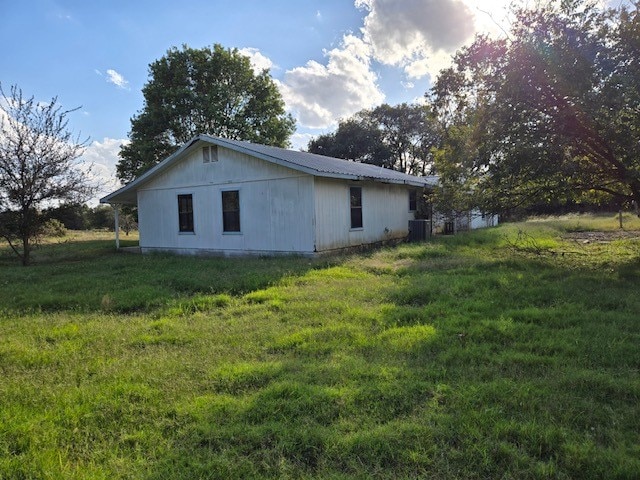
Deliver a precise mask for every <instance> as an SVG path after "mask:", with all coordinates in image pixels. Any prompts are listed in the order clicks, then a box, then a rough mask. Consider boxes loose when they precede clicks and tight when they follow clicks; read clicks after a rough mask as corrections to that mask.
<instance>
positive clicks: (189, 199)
mask: <svg viewBox="0 0 640 480" xmlns="http://www.w3.org/2000/svg"><path fill="white" fill-rule="evenodd" d="M178 225H179V229H180V231H181V232H193V196H192V195H178Z"/></svg>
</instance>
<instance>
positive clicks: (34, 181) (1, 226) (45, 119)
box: [0, 86, 95, 265]
mask: <svg viewBox="0 0 640 480" xmlns="http://www.w3.org/2000/svg"><path fill="white" fill-rule="evenodd" d="M0 95H1V98H0V107H1V108H0V217H1V218H0V236H2V237H3V238H4V239H5V240H7V242H9V245H10V246H11V248H12V249H13V251H14V252H15V253H16V255H18V256H19V257H20V259H21V260H22V263H23V265H28V264H29V260H30V253H31V244H32V242H33V240H34V239H35V238H37V236H38V234H39V233H40V228H41V226H42V220H43V219H44V216H43V215H42V209H43V207H45V206H47V205H50V204H51V203H55V202H65V201H66V202H80V203H81V202H84V201H86V200H87V199H88V197H89V196H90V195H91V194H92V193H93V192H94V191H95V186H92V185H91V183H90V181H89V179H88V175H87V172H86V171H83V170H81V169H80V168H79V166H78V164H77V163H76V159H78V157H80V156H81V155H82V153H83V151H84V145H85V144H86V142H84V141H80V139H79V137H78V136H74V135H73V134H72V133H71V131H70V130H68V128H67V123H68V120H67V116H68V114H69V113H71V112H73V110H63V109H62V107H61V106H60V105H59V104H58V100H57V98H55V97H54V98H53V99H52V100H51V101H50V102H49V103H41V102H36V101H35V99H34V97H29V98H27V97H25V96H23V93H22V90H21V89H19V88H18V87H17V86H13V87H11V92H10V93H9V94H8V95H7V94H6V93H5V92H4V90H2V87H1V86H0ZM2 111H4V115H2Z"/></svg>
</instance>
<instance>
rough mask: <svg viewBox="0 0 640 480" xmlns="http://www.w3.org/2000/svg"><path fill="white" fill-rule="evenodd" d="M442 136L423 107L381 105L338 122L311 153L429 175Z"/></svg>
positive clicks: (311, 144) (313, 144)
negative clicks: (432, 152) (432, 153)
mask: <svg viewBox="0 0 640 480" xmlns="http://www.w3.org/2000/svg"><path fill="white" fill-rule="evenodd" d="M439 139H440V137H439V132H438V130H437V128H436V125H435V123H434V121H433V117H432V116H431V115H430V111H429V109H428V108H427V107H426V106H423V105H408V104H406V103H403V104H401V105H396V106H390V105H387V104H384V105H380V106H378V107H376V108H374V109H373V110H362V111H360V112H358V113H356V114H355V115H354V116H353V117H351V118H350V119H347V120H343V121H341V122H339V124H338V129H337V130H336V131H335V132H334V133H329V134H325V135H320V136H319V137H317V138H315V139H313V140H311V141H310V142H309V145H308V150H309V151H310V152H311V153H319V154H322V155H328V156H333V157H338V158H344V159H348V160H355V161H359V162H363V163H370V164H373V165H380V166H382V167H386V168H390V169H392V170H397V171H401V172H405V173H409V174H413V175H425V174H426V173H428V172H429V170H430V166H431V161H432V156H431V150H432V148H433V147H434V146H435V145H437V144H438V142H439Z"/></svg>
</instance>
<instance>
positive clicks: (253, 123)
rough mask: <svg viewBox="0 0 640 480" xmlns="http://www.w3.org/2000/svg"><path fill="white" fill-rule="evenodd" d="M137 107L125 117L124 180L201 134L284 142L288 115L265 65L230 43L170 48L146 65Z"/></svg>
mask: <svg viewBox="0 0 640 480" xmlns="http://www.w3.org/2000/svg"><path fill="white" fill-rule="evenodd" d="M142 93H143V95H144V106H143V109H142V111H141V112H139V113H138V114H136V115H135V116H134V117H133V118H132V119H131V131H130V133H129V138H130V140H131V142H130V143H129V144H127V145H125V146H123V147H122V149H121V151H120V158H121V160H120V161H119V163H118V166H117V173H118V177H119V178H120V179H121V180H123V181H125V182H127V181H130V180H132V179H133V178H135V177H137V176H138V175H140V174H141V173H143V172H144V171H146V170H148V169H149V168H150V167H152V166H153V165H155V164H156V163H158V162H159V161H161V160H162V159H163V158H165V157H166V156H168V155H170V154H171V153H173V152H174V151H175V150H176V148H177V147H178V146H179V145H181V144H182V143H184V142H186V141H188V140H189V139H191V138H192V137H194V136H195V135H198V134H201V133H204V134H210V135H214V136H220V137H224V138H229V139H234V140H247V141H251V142H256V143H262V144H266V145H273V146H278V147H286V146H287V145H288V140H289V137H290V136H291V134H292V133H293V132H294V129H295V121H294V120H293V118H292V117H291V115H289V114H287V113H286V112H285V108H284V107H285V106H284V101H283V100H282V97H281V95H280V92H279V91H278V88H277V85H276V84H275V82H274V81H273V79H272V78H271V76H270V75H269V72H268V71H267V70H263V71H262V72H260V73H254V71H253V69H252V66H251V63H250V61H249V58H248V57H246V56H244V55H242V54H241V53H240V52H239V51H238V50H237V49H226V48H224V47H222V46H221V45H218V44H216V45H213V47H207V48H202V49H193V48H189V47H187V46H183V47H182V48H181V49H178V48H175V47H174V48H171V49H170V50H168V51H167V53H166V54H165V55H164V56H163V57H162V58H160V59H159V60H156V61H155V62H153V63H152V64H151V65H150V66H149V80H148V82H147V83H146V85H145V86H144V88H143V90H142Z"/></svg>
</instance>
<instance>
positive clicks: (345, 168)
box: [100, 135, 437, 203]
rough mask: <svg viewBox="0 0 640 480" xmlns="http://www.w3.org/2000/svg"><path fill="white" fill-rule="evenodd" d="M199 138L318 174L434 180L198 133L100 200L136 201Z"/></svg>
mask: <svg viewBox="0 0 640 480" xmlns="http://www.w3.org/2000/svg"><path fill="white" fill-rule="evenodd" d="M200 141H203V142H209V143H214V144H216V145H219V146H221V147H226V148H230V149H232V150H236V151H239V152H243V153H246V154H249V155H253V156H257V157H259V158H262V159H263V160H266V161H270V162H273V163H277V164H279V165H283V166H285V167H289V168H293V169H295V170H300V171H303V172H305V173H309V174H311V175H316V176H321V177H328V178H345V179H351V180H371V181H378V182H387V183H398V184H404V185H412V186H415V187H429V186H433V185H435V184H436V183H437V180H436V179H435V177H416V176H414V175H407V174H406V173H402V172H397V171H395V170H389V169H388V168H383V167H378V166H376V165H369V164H366V163H359V162H354V161H350V160H342V159H340V158H333V157H326V156H324V155H317V154H314V153H308V152H300V151H295V150H287V149H285V148H278V147H270V146H267V145H260V144H257V143H251V142H243V141H240V140H228V139H226V138H218V137H212V136H210V135H198V136H196V137H194V138H192V139H191V140H189V141H188V142H187V143H185V144H184V145H183V146H182V147H180V148H179V149H178V150H177V151H176V152H175V153H174V154H173V155H170V156H169V157H167V158H165V159H164V160H163V161H162V162H160V163H159V164H157V165H155V166H154V167H153V168H151V169H150V170H148V171H147V172H145V173H143V174H142V175H141V176H139V177H138V178H136V179H135V180H133V181H132V182H130V183H128V184H127V185H125V186H124V187H122V188H120V189H118V190H116V191H115V192H112V193H111V194H109V195H107V196H105V197H103V198H101V199H100V202H101V203H135V198H136V189H137V187H139V186H141V185H143V184H144V183H146V182H147V181H148V180H150V179H151V178H153V177H155V175H156V174H157V173H160V172H162V171H164V170H166V169H167V168H169V167H170V166H172V165H173V164H174V163H176V162H178V161H180V159H181V158H182V154H183V153H184V152H185V151H187V150H190V148H191V147H192V146H193V145H194V144H196V143H198V142H200Z"/></svg>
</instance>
